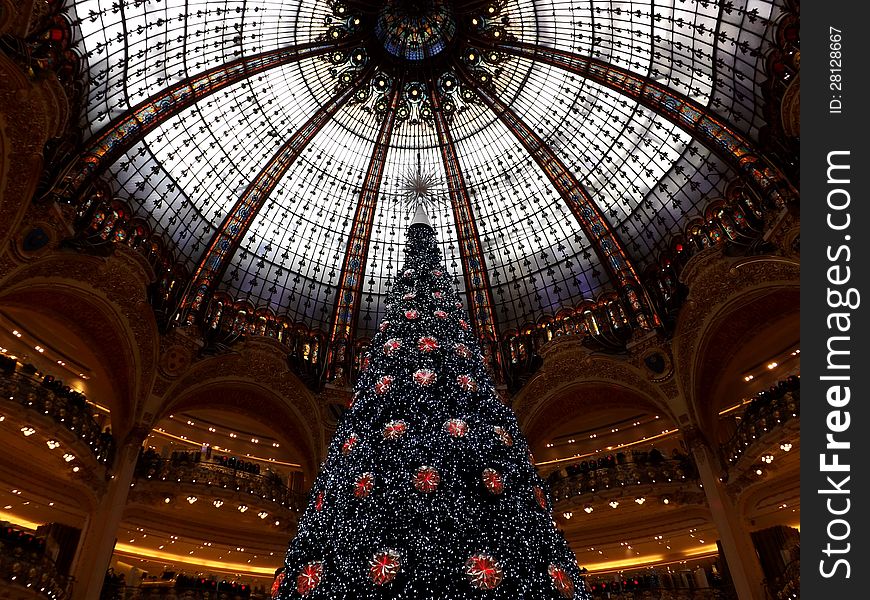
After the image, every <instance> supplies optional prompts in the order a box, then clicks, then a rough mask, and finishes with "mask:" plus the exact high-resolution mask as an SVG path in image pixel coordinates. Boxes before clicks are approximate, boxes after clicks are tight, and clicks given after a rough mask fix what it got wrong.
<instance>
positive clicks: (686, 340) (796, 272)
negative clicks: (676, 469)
mask: <svg viewBox="0 0 870 600" xmlns="http://www.w3.org/2000/svg"><path fill="white" fill-rule="evenodd" d="M682 279H683V281H684V282H685V283H686V284H687V285H688V286H689V294H688V296H687V298H686V302H685V304H684V306H683V309H682V310H681V311H680V315H679V318H678V321H677V326H676V328H675V331H674V336H673V340H674V342H673V348H672V350H673V357H674V368H675V373H676V377H677V381H678V383H679V385H680V388H681V390H682V392H683V395H684V397H685V399H686V402H687V404H688V407H689V412H690V415H691V417H692V420H693V422H695V423H696V424H701V423H704V422H705V419H703V417H702V415H701V414H699V411H698V408H699V406H700V404H701V399H700V398H698V397H697V396H698V389H697V385H696V377H697V376H698V369H699V366H700V365H701V363H702V361H705V360H709V358H710V357H709V355H708V354H705V353H703V352H702V351H703V348H704V347H705V346H706V343H707V336H708V335H710V333H711V331H712V330H713V328H714V326H715V323H716V322H718V321H719V320H720V319H722V318H724V315H728V314H735V313H736V312H737V311H739V310H740V308H741V306H747V305H748V304H750V303H752V302H754V301H756V300H758V299H759V298H763V297H765V296H770V302H773V303H774V305H775V304H776V297H775V294H776V293H777V292H779V291H782V290H792V291H794V290H797V289H798V288H799V285H800V263H799V261H797V260H794V259H791V258H786V257H781V256H756V257H749V258H729V257H725V256H724V255H723V254H722V253H721V251H720V250H718V249H715V248H713V249H710V250H706V251H704V252H701V253H699V254H697V255H696V256H695V257H693V258H692V259H691V260H690V261H689V263H688V264H687V265H686V268H685V269H684V270H683V273H682ZM771 310H773V311H775V310H776V307H775V306H773V307H772V308H771ZM723 358H724V357H723Z"/></svg>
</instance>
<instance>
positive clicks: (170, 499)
mask: <svg viewBox="0 0 870 600" xmlns="http://www.w3.org/2000/svg"><path fill="white" fill-rule="evenodd" d="M163 502H164V503H166V504H169V503H170V502H172V498H170V497H169V496H166V497H165V498H164V499H163Z"/></svg>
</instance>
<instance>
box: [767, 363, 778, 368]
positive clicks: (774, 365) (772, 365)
mask: <svg viewBox="0 0 870 600" xmlns="http://www.w3.org/2000/svg"><path fill="white" fill-rule="evenodd" d="M778 366H779V363H776V362H772V363H770V364H768V365H767V368H768V369H775V368H777V367H778Z"/></svg>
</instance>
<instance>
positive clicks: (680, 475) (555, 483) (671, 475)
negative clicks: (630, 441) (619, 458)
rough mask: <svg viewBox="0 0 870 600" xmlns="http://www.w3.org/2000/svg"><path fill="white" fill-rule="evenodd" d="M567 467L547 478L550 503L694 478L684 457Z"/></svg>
mask: <svg viewBox="0 0 870 600" xmlns="http://www.w3.org/2000/svg"><path fill="white" fill-rule="evenodd" d="M571 467H573V468H572V469H570V471H569V470H568V469H564V470H560V471H556V472H554V473H551V474H550V476H549V477H548V481H549V483H550V489H551V493H552V496H553V502H554V503H559V502H562V501H566V500H570V499H572V498H578V497H580V496H583V495H586V494H594V493H599V494H600V493H602V492H606V491H608V490H620V489H622V490H628V489H631V488H632V487H635V486H650V485H667V484H677V485H682V484H683V483H685V482H694V481H697V479H698V471H697V469H696V467H695V463H694V462H693V461H692V460H691V459H690V458H689V457H688V456H684V457H682V458H681V459H679V460H673V459H669V460H664V459H662V460H659V461H654V462H651V461H648V462H645V463H639V462H624V463H621V464H620V463H618V462H616V461H614V462H613V464H604V465H603V466H598V465H597V464H595V465H594V466H591V465H587V467H586V468H585V469H581V468H580V466H578V465H571Z"/></svg>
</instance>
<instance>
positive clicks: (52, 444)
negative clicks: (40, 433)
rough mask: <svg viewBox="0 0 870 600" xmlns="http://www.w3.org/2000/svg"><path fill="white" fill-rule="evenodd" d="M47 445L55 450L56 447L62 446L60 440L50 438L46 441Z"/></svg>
mask: <svg viewBox="0 0 870 600" xmlns="http://www.w3.org/2000/svg"><path fill="white" fill-rule="evenodd" d="M45 445H46V446H48V449H49V450H54V449H55V448H57V447H58V446H60V442H58V441H57V440H48V441H47V442H45Z"/></svg>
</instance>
